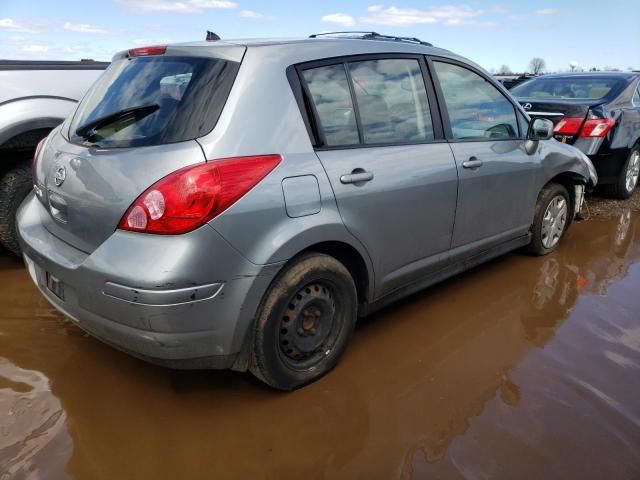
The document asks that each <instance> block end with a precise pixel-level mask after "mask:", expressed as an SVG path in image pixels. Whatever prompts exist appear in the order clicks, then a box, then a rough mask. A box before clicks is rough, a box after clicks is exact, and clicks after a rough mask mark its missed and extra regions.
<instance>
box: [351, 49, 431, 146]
mask: <svg viewBox="0 0 640 480" xmlns="http://www.w3.org/2000/svg"><path fill="white" fill-rule="evenodd" d="M349 69H350V72H351V78H352V80H353V89H354V91H355V94H356V101H357V103H358V109H359V112H360V121H361V124H362V135H363V141H364V143H367V144H375V143H407V142H419V141H425V140H433V127H432V124H431V112H430V111H429V102H428V100H427V91H426V88H425V85H424V79H423V77H422V71H421V70H420V64H419V63H418V61H417V60H409V59H388V60H371V61H365V62H354V63H350V64H349Z"/></svg>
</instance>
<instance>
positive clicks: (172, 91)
mask: <svg viewBox="0 0 640 480" xmlns="http://www.w3.org/2000/svg"><path fill="white" fill-rule="evenodd" d="M239 66H240V64H239V63H237V62H231V61H228V60H222V59H215V58H204V57H174V56H158V57H137V58H127V59H121V60H118V61H115V62H114V63H113V64H112V65H111V66H110V67H109V68H108V69H107V70H106V71H105V73H104V74H103V75H102V76H101V77H100V79H99V80H98V81H97V82H96V84H95V85H94V86H93V87H92V89H91V90H90V92H89V93H88V94H87V95H86V96H85V98H84V99H83V100H82V102H81V103H80V105H79V106H78V108H77V110H76V113H75V115H74V118H73V120H72V122H71V126H70V129H69V138H70V140H71V141H73V142H75V143H91V144H98V145H99V146H101V147H104V148H108V147H135V146H149V145H162V144H167V143H175V142H181V141H186V140H192V139H195V138H198V137H201V136H204V135H206V134H208V133H209V132H211V130H213V128H214V127H215V124H216V123H217V121H218V118H219V117H220V114H221V113H222V109H223V108H224V104H225V102H226V100H227V97H228V95H229V92H230V90H231V87H232V85H233V82H234V80H235V77H236V74H237V72H238V69H239ZM146 106H149V107H151V108H149V109H148V110H145V111H144V113H142V114H140V115H137V116H131V115H129V116H124V117H122V118H119V119H118V118H116V119H114V120H113V121H107V122H103V123H98V126H97V127H96V128H95V129H93V130H92V131H91V132H90V135H84V133H83V135H79V130H81V129H82V127H83V126H85V125H87V124H91V122H100V121H101V119H105V118H108V117H109V116H112V115H114V114H117V113H118V112H124V111H126V110H128V109H134V108H138V107H146Z"/></svg>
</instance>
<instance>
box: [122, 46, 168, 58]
mask: <svg viewBox="0 0 640 480" xmlns="http://www.w3.org/2000/svg"><path fill="white" fill-rule="evenodd" d="M166 51H167V46H166V45H152V46H150V47H139V48H132V49H131V50H129V52H128V55H129V57H149V56H151V55H164V54H165V52H166Z"/></svg>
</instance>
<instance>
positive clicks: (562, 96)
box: [511, 75, 625, 144]
mask: <svg viewBox="0 0 640 480" xmlns="http://www.w3.org/2000/svg"><path fill="white" fill-rule="evenodd" d="M624 87H625V82H624V81H623V80H621V79H620V78H615V77H606V76H602V75H564V76H549V77H544V76H542V77H537V78H535V79H532V80H529V81H528V82H525V83H522V84H520V85H518V86H516V87H514V88H513V89H512V90H511V94H512V95H513V96H514V97H516V99H517V100H518V102H520V105H522V107H523V108H524V110H525V111H526V112H527V113H528V114H529V116H530V117H543V118H548V119H549V120H551V121H552V122H553V123H554V125H555V126H556V134H555V137H556V139H557V140H559V141H562V142H564V143H570V144H573V143H574V142H575V141H576V139H577V138H578V133H579V131H580V128H581V127H582V125H583V123H584V121H585V120H586V118H587V115H588V114H589V111H590V110H592V109H593V108H594V107H597V106H598V105H602V104H603V103H606V102H608V101H609V99H610V98H613V97H615V96H617V95H618V94H619V93H620V92H621V91H622V89H624Z"/></svg>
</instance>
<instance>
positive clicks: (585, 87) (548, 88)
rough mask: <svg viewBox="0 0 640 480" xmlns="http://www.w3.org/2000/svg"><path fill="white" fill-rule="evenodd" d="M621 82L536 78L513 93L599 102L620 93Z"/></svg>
mask: <svg viewBox="0 0 640 480" xmlns="http://www.w3.org/2000/svg"><path fill="white" fill-rule="evenodd" d="M623 83H624V82H622V81H621V80H619V79H616V78H602V77H574V78H569V77H560V78H544V77H541V78H536V79H533V80H529V81H528V82H525V83H522V84H520V85H518V86H516V87H514V88H513V89H511V93H512V94H513V95H514V96H516V97H522V98H532V99H533V98H539V99H545V98H546V99H564V98H567V99H575V100H598V99H600V98H604V97H606V96H608V95H609V93H610V92H611V91H612V90H615V91H618V90H619V89H620V87H622V86H623Z"/></svg>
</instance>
